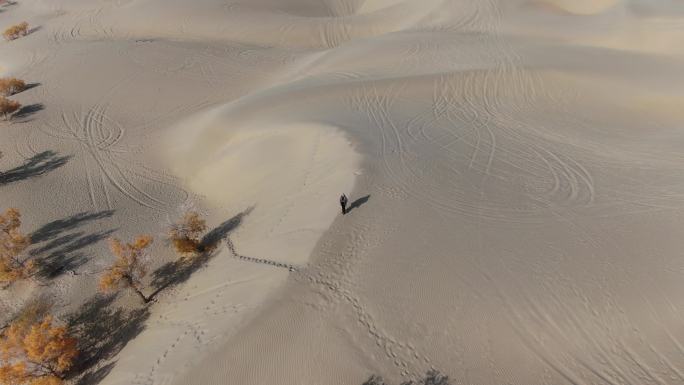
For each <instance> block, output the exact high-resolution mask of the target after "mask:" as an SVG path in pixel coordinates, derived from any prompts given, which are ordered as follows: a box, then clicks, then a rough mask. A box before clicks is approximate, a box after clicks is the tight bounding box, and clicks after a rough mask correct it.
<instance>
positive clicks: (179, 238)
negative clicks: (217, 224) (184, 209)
mask: <svg viewBox="0 0 684 385" xmlns="http://www.w3.org/2000/svg"><path fill="white" fill-rule="evenodd" d="M206 230H207V223H206V221H205V220H204V219H202V218H200V216H199V214H198V213H196V212H188V213H186V214H185V215H184V216H183V218H181V219H180V221H178V222H177V223H174V224H173V225H172V226H171V228H170V229H169V238H170V239H171V243H172V244H173V246H174V248H175V249H176V251H177V252H178V253H180V254H184V255H187V254H193V253H197V252H199V251H200V247H201V244H202V241H201V237H202V233H204V231H206Z"/></svg>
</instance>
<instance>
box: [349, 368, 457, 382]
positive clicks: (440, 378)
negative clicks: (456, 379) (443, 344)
mask: <svg viewBox="0 0 684 385" xmlns="http://www.w3.org/2000/svg"><path fill="white" fill-rule="evenodd" d="M450 384H451V382H450V381H449V377H447V376H445V375H442V374H441V373H440V372H438V371H436V370H430V371H428V372H427V373H426V374H425V377H423V378H421V379H419V380H418V381H407V382H402V383H401V385H450ZM362 385H388V384H386V383H385V381H383V379H382V377H378V376H371V377H370V378H369V379H368V380H366V382H364V383H363V384H362Z"/></svg>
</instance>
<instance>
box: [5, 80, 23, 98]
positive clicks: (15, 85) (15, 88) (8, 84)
mask: <svg viewBox="0 0 684 385" xmlns="http://www.w3.org/2000/svg"><path fill="white" fill-rule="evenodd" d="M25 89H26V83H25V82H24V81H23V80H21V79H17V78H0V95H3V96H12V95H14V94H18V93H19V92H22V91H24V90H25Z"/></svg>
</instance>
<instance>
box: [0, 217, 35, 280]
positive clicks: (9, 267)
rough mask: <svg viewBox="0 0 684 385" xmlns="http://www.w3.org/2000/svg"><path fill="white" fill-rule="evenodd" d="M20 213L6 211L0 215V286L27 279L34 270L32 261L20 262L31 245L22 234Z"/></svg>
mask: <svg viewBox="0 0 684 385" xmlns="http://www.w3.org/2000/svg"><path fill="white" fill-rule="evenodd" d="M19 227H21V213H20V212H19V210H17V209H8V210H7V211H5V212H4V213H0V284H3V285H9V284H11V283H12V282H14V281H16V280H18V279H22V278H26V277H28V276H29V275H30V274H31V273H32V272H33V270H34V269H35V263H34V262H33V261H24V260H22V255H23V253H24V251H25V250H26V248H27V247H28V246H29V245H30V244H31V239H30V238H29V237H28V236H26V235H24V234H22V233H21V231H20V230H19Z"/></svg>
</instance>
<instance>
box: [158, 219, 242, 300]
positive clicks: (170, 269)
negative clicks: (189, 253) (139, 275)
mask: <svg viewBox="0 0 684 385" xmlns="http://www.w3.org/2000/svg"><path fill="white" fill-rule="evenodd" d="M252 210H253V207H251V208H248V209H247V210H245V211H243V212H241V213H240V214H237V215H236V216H234V217H232V218H230V219H229V220H227V221H225V222H223V223H222V224H220V225H219V226H217V227H216V228H215V229H213V230H211V231H210V232H208V233H207V234H206V235H205V236H204V238H202V242H201V247H202V249H203V250H204V252H203V253H202V254H200V255H198V256H196V257H193V258H181V259H179V260H176V261H172V262H168V263H166V264H164V265H163V266H161V267H160V268H158V269H157V270H155V271H154V272H153V273H152V287H154V288H155V291H154V292H153V293H152V294H151V295H150V298H154V297H156V296H157V295H158V294H159V293H160V292H161V291H162V290H164V289H167V288H170V287H173V286H176V285H178V284H180V283H183V282H185V281H187V280H188V278H190V276H191V275H192V274H193V273H194V272H195V271H197V270H198V269H200V268H201V267H202V266H204V265H205V264H206V263H207V262H209V261H210V260H211V259H212V258H213V257H214V256H215V255H216V248H217V246H218V244H219V243H220V242H221V241H223V240H224V239H226V237H227V236H228V234H230V233H231V232H232V231H233V230H235V229H236V228H237V227H238V226H240V224H241V223H242V221H243V219H244V217H245V216H247V215H249V213H250V212H252Z"/></svg>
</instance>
